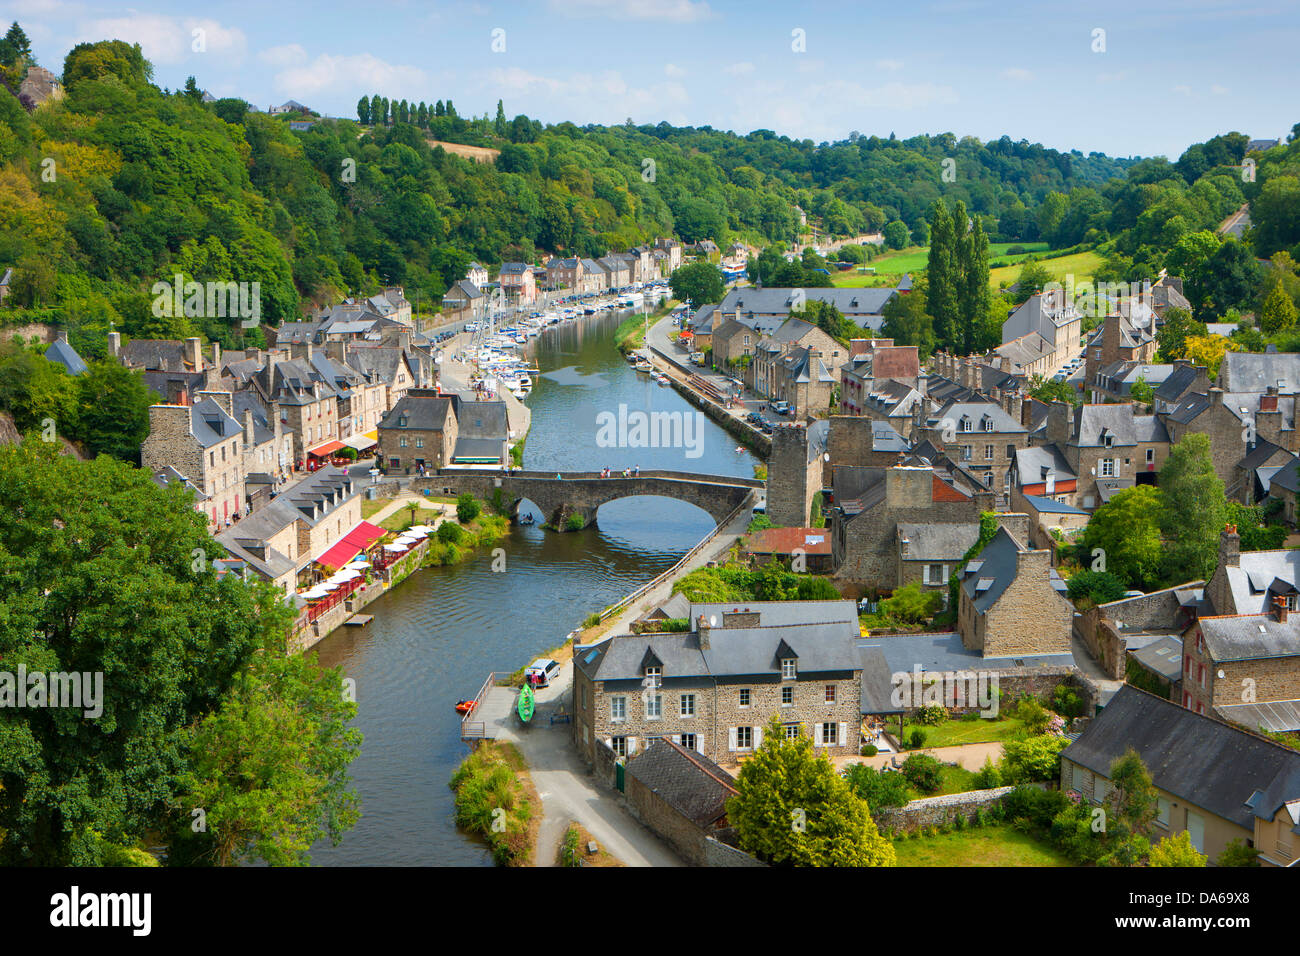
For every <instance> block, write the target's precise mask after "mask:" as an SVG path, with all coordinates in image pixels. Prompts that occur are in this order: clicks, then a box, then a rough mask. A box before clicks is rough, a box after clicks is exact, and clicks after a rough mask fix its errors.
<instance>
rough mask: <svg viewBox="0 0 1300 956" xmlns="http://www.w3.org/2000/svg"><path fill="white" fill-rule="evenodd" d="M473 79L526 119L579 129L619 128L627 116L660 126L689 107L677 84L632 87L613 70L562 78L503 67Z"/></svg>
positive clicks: (686, 98)
mask: <svg viewBox="0 0 1300 956" xmlns="http://www.w3.org/2000/svg"><path fill="white" fill-rule="evenodd" d="M477 79H478V80H479V82H480V87H481V90H482V91H483V92H484V93H488V92H490V93H491V95H493V96H504V97H505V98H506V99H507V100H509V101H510V102H512V103H516V102H517V103H519V104H520V105H519V109H520V111H521V112H524V113H527V114H529V115H530V116H540V115H547V116H553V117H559V118H563V119H571V120H573V121H574V122H577V123H584V122H593V123H621V122H623V120H624V119H626V118H627V117H628V116H631V117H633V119H639V120H642V121H651V120H652V121H654V122H658V121H659V120H661V119H669V118H670V117H672V116H680V115H681V113H680V109H681V107H683V106H685V105H687V104H689V103H690V94H689V93H688V92H687V90H686V87H685V86H684V85H683V84H681V83H678V82H675V81H666V82H663V83H652V84H649V85H646V84H643V83H636V84H630V83H628V82H627V80H625V79H624V78H623V74H622V73H620V72H618V71H617V70H605V71H603V72H600V73H574V74H572V75H569V76H562V77H561V76H543V75H541V74H539V73H531V72H529V71H528V70H524V69H521V68H519V67H507V68H501V69H495V70H490V71H488V72H487V73H486V74H483V75H482V76H480V77H477ZM593 94H594V95H593ZM593 102H595V103H599V104H601V106H600V107H599V111H598V112H595V113H593V112H592V103H593ZM513 108H514V107H512V109H513ZM669 121H670V122H671V121H672V120H671V119H669Z"/></svg>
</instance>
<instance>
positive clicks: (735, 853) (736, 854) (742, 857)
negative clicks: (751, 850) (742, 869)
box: [698, 837, 767, 866]
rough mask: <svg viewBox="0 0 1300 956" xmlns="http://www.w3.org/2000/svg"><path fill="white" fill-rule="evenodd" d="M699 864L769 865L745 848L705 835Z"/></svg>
mask: <svg viewBox="0 0 1300 956" xmlns="http://www.w3.org/2000/svg"><path fill="white" fill-rule="evenodd" d="M698 865H699V866H767V864H766V863H763V862H762V861H760V860H756V859H754V858H753V857H752V856H750V855H749V854H748V853H746V852H745V851H744V850H740V849H737V848H736V847H734V846H728V845H727V844H726V843H723V842H722V841H721V840H715V839H714V838H713V837H705V838H704V844H703V853H702V854H701V859H700V861H699V864H698Z"/></svg>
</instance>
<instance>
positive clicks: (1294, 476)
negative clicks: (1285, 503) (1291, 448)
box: [1269, 458, 1300, 494]
mask: <svg viewBox="0 0 1300 956" xmlns="http://www.w3.org/2000/svg"><path fill="white" fill-rule="evenodd" d="M1269 487H1270V488H1274V487H1276V488H1282V489H1283V490H1285V491H1289V492H1291V493H1292V494H1295V493H1296V492H1297V491H1300V458H1297V459H1296V460H1295V461H1293V462H1290V463H1288V464H1285V465H1283V466H1282V468H1281V470H1280V471H1278V472H1276V473H1275V474H1274V475H1273V478H1272V480H1270V482H1269Z"/></svg>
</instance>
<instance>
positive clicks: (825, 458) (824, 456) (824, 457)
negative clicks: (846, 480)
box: [822, 452, 831, 461]
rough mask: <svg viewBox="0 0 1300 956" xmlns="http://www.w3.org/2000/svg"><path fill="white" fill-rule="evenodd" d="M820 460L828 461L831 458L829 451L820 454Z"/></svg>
mask: <svg viewBox="0 0 1300 956" xmlns="http://www.w3.org/2000/svg"><path fill="white" fill-rule="evenodd" d="M822 460H823V461H830V460H831V453H830V452H827V453H826V454H824V455H822Z"/></svg>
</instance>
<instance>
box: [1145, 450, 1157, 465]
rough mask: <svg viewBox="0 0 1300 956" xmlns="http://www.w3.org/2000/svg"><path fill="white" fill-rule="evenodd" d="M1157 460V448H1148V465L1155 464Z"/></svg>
mask: <svg viewBox="0 0 1300 956" xmlns="http://www.w3.org/2000/svg"><path fill="white" fill-rule="evenodd" d="M1155 460H1156V450H1155V449H1154V448H1148V449H1147V464H1148V465H1150V464H1154V463H1155Z"/></svg>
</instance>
